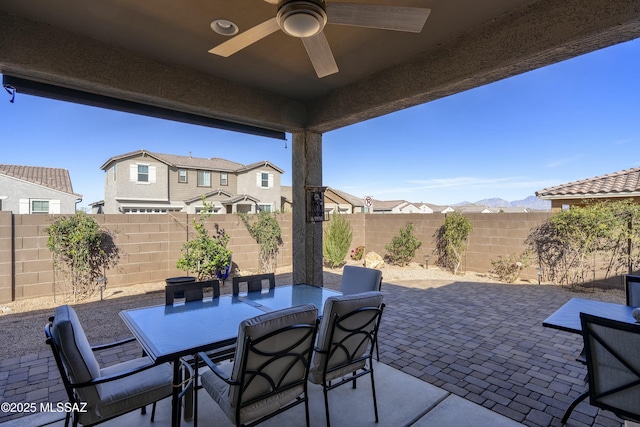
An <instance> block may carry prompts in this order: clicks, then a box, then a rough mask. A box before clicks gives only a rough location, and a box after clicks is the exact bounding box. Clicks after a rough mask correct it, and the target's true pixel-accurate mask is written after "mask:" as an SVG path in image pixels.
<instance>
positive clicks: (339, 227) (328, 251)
mask: <svg viewBox="0 0 640 427" xmlns="http://www.w3.org/2000/svg"><path fill="white" fill-rule="evenodd" d="M352 237H353V236H352V233H351V225H350V224H349V221H348V220H347V217H346V215H341V214H333V215H331V218H330V220H329V224H328V226H327V229H326V231H325V233H324V239H323V240H322V255H323V256H324V261H325V262H326V263H327V264H328V265H329V267H331V268H336V267H340V266H341V265H342V264H344V259H345V257H346V256H347V253H348V252H349V247H350V246H351V239H352Z"/></svg>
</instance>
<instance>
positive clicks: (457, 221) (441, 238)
mask: <svg viewBox="0 0 640 427" xmlns="http://www.w3.org/2000/svg"><path fill="white" fill-rule="evenodd" d="M472 230H473V226H472V225H471V221H470V220H469V218H467V217H466V216H464V215H462V214H461V213H459V212H453V213H451V214H448V215H447V216H446V218H445V220H444V224H443V225H442V226H441V227H440V228H439V229H438V232H437V235H436V250H435V252H436V255H437V257H438V260H437V264H438V265H440V266H442V267H444V268H446V269H448V270H451V271H452V272H453V274H458V270H459V269H460V265H462V259H463V258H464V255H465V253H466V251H467V245H468V240H467V238H468V237H469V233H471V231H472Z"/></svg>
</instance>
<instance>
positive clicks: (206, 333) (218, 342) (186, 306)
mask: <svg viewBox="0 0 640 427" xmlns="http://www.w3.org/2000/svg"><path fill="white" fill-rule="evenodd" d="M335 295H341V293H340V292H337V291H333V290H331V289H326V288H322V287H318V286H312V285H305V284H300V285H291V286H278V287H276V288H273V289H269V290H268V291H262V292H259V291H256V292H249V293H246V292H245V293H241V294H239V295H222V296H220V297H218V298H208V299H204V300H198V301H189V302H187V303H181V304H176V305H158V306H153V307H144V308H136V309H130V310H123V311H121V312H120V317H121V318H122V320H123V321H124V323H125V324H126V325H127V327H128V328H129V329H130V330H131V332H132V333H133V335H134V336H135V337H136V339H137V340H138V342H139V343H140V345H141V346H142V348H143V349H144V351H145V352H146V354H147V355H148V356H149V357H150V358H151V359H152V360H153V361H154V362H155V363H156V364H161V363H165V362H172V363H173V384H174V388H173V396H172V401H171V405H172V410H171V413H172V420H171V425H172V426H177V425H179V423H180V398H179V394H180V387H179V385H180V384H181V373H180V358H181V357H184V356H191V355H194V354H196V353H198V352H200V351H211V350H215V349H218V348H223V347H227V346H230V345H233V344H235V342H236V338H237V336H238V325H239V324H240V322H242V321H243V320H245V319H248V318H250V317H254V316H257V315H260V314H264V313H267V312H270V311H274V310H279V309H283V308H288V307H295V306H298V305H303V304H308V303H311V304H313V305H315V306H316V307H317V308H318V315H321V314H322V308H323V306H324V302H325V301H326V299H327V298H329V297H330V296H335Z"/></svg>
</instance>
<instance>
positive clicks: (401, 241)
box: [384, 223, 422, 266]
mask: <svg viewBox="0 0 640 427" xmlns="http://www.w3.org/2000/svg"><path fill="white" fill-rule="evenodd" d="M420 246H422V242H421V241H420V240H418V239H416V237H415V236H414V235H413V224H412V223H408V224H407V226H406V227H405V229H404V230H403V229H400V234H399V235H398V236H395V237H394V238H393V239H391V242H390V243H389V244H387V245H385V247H384V248H385V249H386V250H387V252H388V255H387V256H388V259H389V262H391V264H395V265H399V266H405V265H407V264H408V263H409V262H410V261H411V260H412V259H413V257H414V256H415V254H416V250H417V249H418V248H419V247H420Z"/></svg>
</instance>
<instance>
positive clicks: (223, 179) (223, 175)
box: [220, 172, 229, 185]
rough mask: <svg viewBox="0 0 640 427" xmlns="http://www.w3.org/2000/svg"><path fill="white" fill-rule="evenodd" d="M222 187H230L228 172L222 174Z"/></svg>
mask: <svg viewBox="0 0 640 427" xmlns="http://www.w3.org/2000/svg"><path fill="white" fill-rule="evenodd" d="M220 185H229V181H228V177H227V173H226V172H222V173H220Z"/></svg>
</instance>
